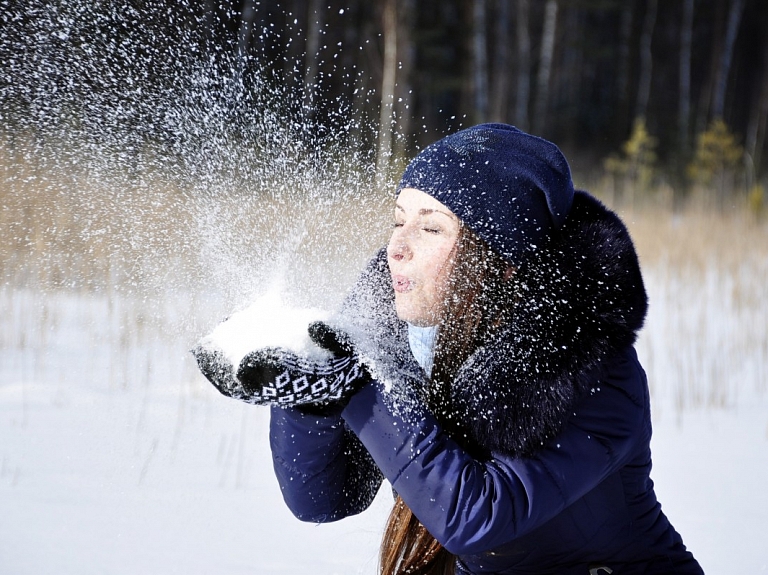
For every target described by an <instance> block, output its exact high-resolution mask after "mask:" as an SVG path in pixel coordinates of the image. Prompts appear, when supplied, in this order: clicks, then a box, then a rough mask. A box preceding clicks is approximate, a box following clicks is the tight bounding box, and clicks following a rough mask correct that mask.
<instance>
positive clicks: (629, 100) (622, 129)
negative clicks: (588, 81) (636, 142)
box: [615, 1, 635, 138]
mask: <svg viewBox="0 0 768 575" xmlns="http://www.w3.org/2000/svg"><path fill="white" fill-rule="evenodd" d="M634 5H635V3H634V2H629V1H626V2H624V7H623V8H622V10H621V22H620V24H619V54H618V55H619V62H618V67H619V70H618V78H617V80H616V90H617V93H618V101H619V106H618V114H617V116H618V118H619V121H618V122H616V124H617V125H616V126H615V129H616V131H617V133H618V135H619V137H622V138H623V137H625V134H626V132H627V130H628V129H629V127H630V126H631V124H632V118H631V117H630V116H631V113H632V105H633V104H634V98H633V97H632V96H631V95H630V91H629V72H630V69H631V65H630V62H631V59H630V55H631V51H630V42H631V40H632V21H633V20H634V18H633V16H634Z"/></svg>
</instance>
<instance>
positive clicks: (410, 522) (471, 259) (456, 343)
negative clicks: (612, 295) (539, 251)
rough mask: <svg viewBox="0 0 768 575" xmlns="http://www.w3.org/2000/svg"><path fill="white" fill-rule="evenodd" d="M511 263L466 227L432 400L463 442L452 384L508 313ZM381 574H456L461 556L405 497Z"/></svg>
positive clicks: (393, 520) (395, 510)
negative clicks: (454, 411)
mask: <svg viewBox="0 0 768 575" xmlns="http://www.w3.org/2000/svg"><path fill="white" fill-rule="evenodd" d="M509 269H510V268H509V265H508V264H507V262H506V261H505V260H504V259H503V258H502V257H501V256H499V255H497V254H496V253H495V252H494V251H493V250H491V248H490V247H489V246H488V245H487V244H486V243H485V242H484V241H482V240H481V239H480V238H478V237H477V236H476V235H475V234H474V233H472V232H471V231H470V230H468V229H467V228H466V227H465V226H462V227H461V229H460V230H459V237H458V238H457V240H456V247H455V248H454V253H453V268H452V271H451V277H450V279H449V286H448V294H447V301H446V313H445V316H444V317H443V318H442V321H441V323H440V326H439V328H438V333H437V341H436V343H435V359H434V365H433V368H432V375H431V377H430V381H429V385H428V389H427V394H426V395H427V403H428V405H429V407H430V409H431V410H432V412H433V413H434V414H435V416H436V417H437V419H438V420H439V421H440V423H441V425H442V426H443V428H444V429H445V430H446V432H447V433H449V434H450V435H451V437H453V438H454V439H455V440H456V441H457V442H458V443H460V444H463V443H464V441H463V435H462V432H461V430H460V429H458V428H457V426H456V425H455V424H454V423H453V421H454V419H455V418H454V419H452V418H451V404H450V397H451V393H450V390H451V383H452V381H453V379H454V377H455V375H456V372H457V371H458V369H459V367H460V366H461V364H462V363H464V361H466V359H467V358H468V357H469V355H470V354H471V353H472V351H474V349H476V348H477V346H478V345H479V343H480V341H481V338H482V337H483V334H484V333H486V332H487V331H488V330H489V329H492V327H493V326H494V325H496V324H498V323H500V322H501V321H502V320H503V318H504V317H505V316H506V314H507V313H508V310H509V309H510V306H509V305H507V303H508V302H509V301H510V298H508V297H505V294H504V293H503V291H505V288H506V287H507V286H505V284H506V280H507V278H508V275H509V274H508V270H509ZM379 562H380V573H381V575H401V574H406V573H408V574H411V575H454V573H455V571H456V557H455V556H454V555H453V554H452V553H450V552H449V551H448V550H447V549H445V548H444V547H443V546H442V545H440V543H438V542H437V540H436V539H435V538H434V537H433V536H432V535H431V534H430V533H429V531H427V529H426V528H425V527H424V526H423V525H422V524H421V523H420V522H419V520H418V519H417V518H416V516H415V515H414V514H413V512H412V511H411V510H410V508H409V507H408V506H407V505H406V504H405V502H404V501H403V500H402V498H401V497H400V496H398V497H397V498H396V500H395V504H394V506H393V507H392V511H391V512H390V515H389V519H388V521H387V525H386V528H385V530H384V537H383V540H382V543H381V552H380V557H379Z"/></svg>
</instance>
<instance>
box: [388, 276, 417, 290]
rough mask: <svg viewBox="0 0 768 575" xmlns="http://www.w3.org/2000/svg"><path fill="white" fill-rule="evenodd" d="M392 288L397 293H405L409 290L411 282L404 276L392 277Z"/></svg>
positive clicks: (411, 285)
mask: <svg viewBox="0 0 768 575" xmlns="http://www.w3.org/2000/svg"><path fill="white" fill-rule="evenodd" d="M392 287H394V288H395V291H396V292H398V293H405V292H407V291H410V290H411V288H412V287H413V282H412V281H411V280H409V279H408V278H407V277H405V276H398V275H394V276H392Z"/></svg>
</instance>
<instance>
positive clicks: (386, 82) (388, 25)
mask: <svg viewBox="0 0 768 575" xmlns="http://www.w3.org/2000/svg"><path fill="white" fill-rule="evenodd" d="M382 26H383V30H384V35H383V36H384V58H383V66H382V74H381V99H380V102H381V103H380V105H379V145H378V154H377V155H376V176H377V179H378V184H379V185H380V186H381V185H384V183H385V182H386V178H387V177H388V175H389V174H388V172H389V160H390V158H391V156H392V105H393V102H394V99H395V87H396V82H397V0H385V1H384V5H383V10H382Z"/></svg>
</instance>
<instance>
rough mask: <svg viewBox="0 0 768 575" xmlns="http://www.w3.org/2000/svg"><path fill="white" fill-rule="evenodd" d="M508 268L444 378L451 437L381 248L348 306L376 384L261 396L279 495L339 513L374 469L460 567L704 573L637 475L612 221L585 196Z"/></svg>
mask: <svg viewBox="0 0 768 575" xmlns="http://www.w3.org/2000/svg"><path fill="white" fill-rule="evenodd" d="M519 275H520V279H519V281H520V282H521V284H522V292H521V293H522V294H523V295H522V296H521V298H520V302H519V303H518V304H517V312H516V315H515V317H514V318H513V320H512V321H511V323H510V325H508V326H504V328H503V329H500V330H499V331H498V333H495V334H493V335H492V336H489V338H488V339H487V341H486V342H485V343H484V344H483V345H481V346H480V348H479V349H478V350H476V352H475V353H473V354H472V355H471V356H470V358H469V359H468V360H467V361H466V363H465V364H464V365H463V366H462V367H461V368H460V370H459V372H458V374H457V376H456V379H455V381H454V384H453V386H452V390H451V393H452V397H451V401H450V405H451V406H452V409H453V412H452V414H451V417H452V418H455V420H456V421H458V426H457V428H458V429H459V430H462V431H461V434H460V436H459V435H457V433H456V432H453V433H449V432H448V431H446V428H445V426H444V425H442V424H441V418H440V417H439V414H435V413H432V412H431V411H430V410H429V409H428V407H427V406H426V402H425V400H424V397H423V393H422V392H421V390H422V389H423V387H424V386H425V385H426V380H425V376H424V374H423V372H422V371H421V370H420V368H419V366H418V365H417V364H416V362H415V360H414V359H413V357H412V356H411V354H410V353H409V350H408V345H407V334H406V328H405V326H404V324H403V323H402V322H399V320H397V318H396V317H395V315H394V311H393V305H392V297H391V293H390V292H391V287H390V284H389V283H388V279H389V278H388V272H387V268H386V261H385V259H384V257H383V255H382V254H380V255H379V257H378V258H377V259H375V260H374V261H373V262H372V263H371V265H370V266H369V267H368V269H367V270H366V272H365V273H364V274H363V276H362V277H361V280H360V282H358V285H357V286H356V288H354V289H353V292H352V294H351V296H350V298H349V299H348V301H347V303H346V305H345V308H344V309H343V310H342V315H343V316H345V320H344V322H343V324H344V326H345V327H346V328H347V329H349V330H350V331H351V332H352V335H353V339H355V340H356V343H357V346H358V349H359V350H360V353H361V354H362V356H363V358H364V363H366V365H367V367H368V369H369V370H370V371H371V373H372V375H373V376H374V380H373V381H372V382H370V383H369V384H367V385H366V386H365V387H363V388H362V389H361V390H360V391H359V392H358V393H356V394H355V395H354V396H353V397H352V398H351V400H350V401H349V403H348V404H347V405H346V406H345V407H344V408H343V410H342V408H338V409H337V410H335V411H331V412H328V413H326V414H323V415H309V414H307V413H306V412H302V411H299V410H297V409H293V408H280V407H275V408H273V409H272V420H271V433H270V439H271V447H272V453H273V459H274V467H275V472H276V474H277V478H278V481H279V482H280V485H281V487H282V490H283V495H284V498H285V501H286V503H287V504H288V506H289V508H290V509H291V510H292V512H293V513H294V514H295V515H296V516H297V517H299V518H300V519H303V520H306V521H315V522H325V521H335V520H338V519H341V518H343V517H346V516H349V515H352V514H355V513H359V512H361V511H363V510H364V509H365V508H366V507H367V506H368V505H370V503H371V501H372V499H373V497H374V496H375V494H376V492H377V490H378V488H379V486H380V485H381V482H382V479H383V478H386V479H387V480H388V481H389V482H390V483H391V484H392V487H393V488H394V489H395V491H396V492H397V493H398V494H399V495H400V496H401V497H402V498H403V500H404V501H405V503H406V504H407V505H408V506H409V507H410V508H411V509H412V511H413V512H414V514H415V515H416V517H417V518H418V519H419V521H420V522H421V523H422V524H423V525H424V526H425V527H426V528H427V529H428V530H429V532H430V533H431V534H432V535H433V536H434V537H435V538H436V539H437V540H438V541H439V542H440V543H441V544H442V545H443V546H444V547H445V548H446V549H447V550H448V551H450V552H452V553H454V554H455V555H457V557H458V559H457V571H458V572H459V573H462V572H464V573H504V574H513V573H514V574H523V573H537V574H545V573H552V574H555V573H556V574H565V575H568V574H580V575H589V574H591V573H595V574H609V573H615V574H617V575H619V574H621V575H624V574H641V573H642V574H652V573H653V574H662V573H684V574H687V573H690V574H700V573H702V571H701V568H700V567H699V566H698V564H697V563H696V561H695V560H694V559H693V557H692V556H691V554H690V553H689V552H687V551H686V549H685V547H684V545H683V543H682V540H681V538H680V536H679V535H678V534H677V532H676V531H675V530H674V529H673V527H672V526H671V525H670V523H669V522H668V520H667V518H666V517H665V516H664V514H663V513H662V511H661V508H660V505H659V503H658V502H657V500H656V496H655V494H654V491H653V482H652V481H651V479H650V476H649V473H650V469H651V454H650V448H649V443H650V438H651V421H650V406H649V397H648V385H647V382H646V379H645V374H644V372H643V370H642V367H641V366H640V364H639V363H638V360H637V357H636V354H635V351H634V349H633V347H632V343H633V341H634V338H635V334H636V332H637V330H638V329H639V328H640V327H641V326H642V322H643V318H644V315H645V311H646V305H647V304H646V300H645V291H644V289H643V287H642V278H641V276H640V272H639V267H638V265H637V258H636V256H635V253H634V248H633V247H632V244H631V241H630V240H629V236H628V234H627V233H626V230H625V229H624V227H623V224H621V223H620V221H619V220H618V218H616V217H615V215H613V214H612V213H611V212H609V211H608V210H607V209H605V208H604V207H603V206H602V205H601V204H599V202H597V201H596V200H595V199H594V198H592V197H591V196H588V195H587V194H585V193H583V192H579V193H577V196H576V198H575V201H574V206H573V208H572V211H571V214H570V215H569V217H568V221H567V223H566V225H565V226H564V231H563V233H562V235H561V236H559V237H557V238H555V239H554V240H553V241H552V243H551V244H550V245H548V246H546V247H545V248H544V249H543V250H542V251H541V253H540V254H539V258H538V259H537V260H536V261H535V262H529V265H528V266H526V267H525V268H524V269H522V270H521V272H520V274H519ZM454 429H455V428H454Z"/></svg>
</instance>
